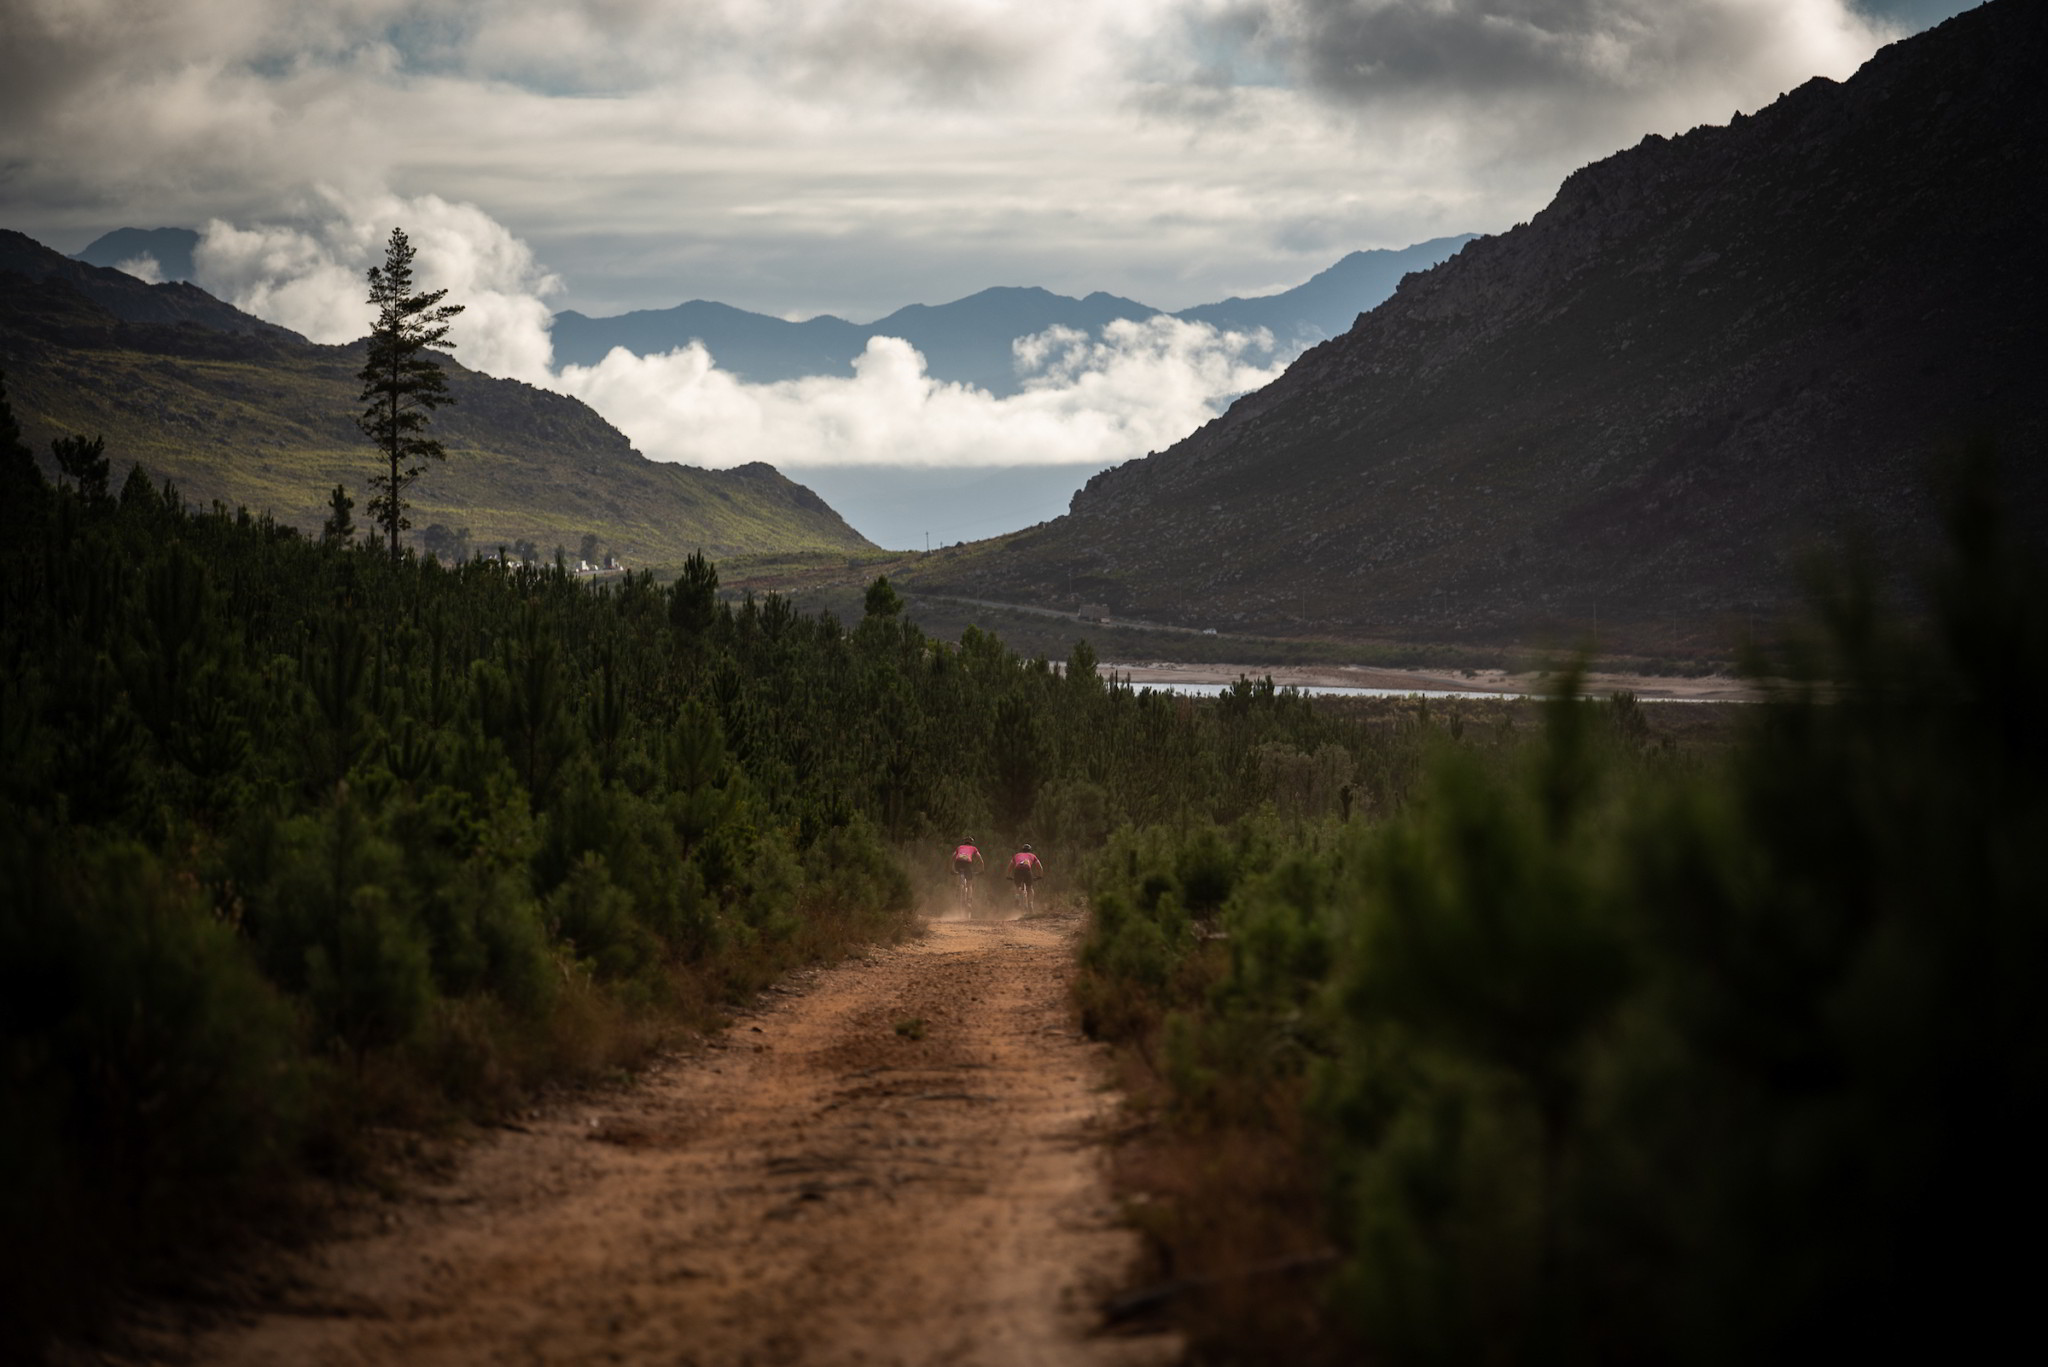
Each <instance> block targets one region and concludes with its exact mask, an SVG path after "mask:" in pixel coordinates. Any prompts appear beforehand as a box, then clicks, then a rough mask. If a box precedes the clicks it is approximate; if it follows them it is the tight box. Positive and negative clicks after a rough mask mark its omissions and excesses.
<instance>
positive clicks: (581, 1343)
mask: <svg viewBox="0 0 2048 1367" xmlns="http://www.w3.org/2000/svg"><path fill="white" fill-rule="evenodd" d="M1078 929H1079V919H1078V916H1077V915H1075V914H1073V913H1062V914H1055V915H1046V916H1039V917H1034V918H1032V919H1029V920H1022V921H1018V920H1010V921H1001V922H995V921H985V922H975V921H966V920H957V919H956V920H946V921H936V922H933V923H931V924H930V926H929V933H928V934H927V935H926V936H924V937H923V938H922V939H920V940H918V941H915V942H912V943H910V944H908V945H905V946H902V947H899V948H892V949H884V950H879V951H876V952H874V953H873V954H872V955H871V956H869V957H868V958H866V959H865V960H861V961H858V962H854V963H850V964H847V965H843V966H841V967H838V968H835V969H830V970H826V971H823V972H819V973H816V974H813V975H809V976H808V977H806V978H802V979H799V980H794V981H793V982H792V983H791V984H790V985H789V986H788V987H785V988H783V989H778V990H777V992H776V993H775V994H773V995H771V996H770V997H769V998H768V1001H770V1002H772V1005H768V1006H766V1007H765V1008H764V1009H761V1010H758V1011H756V1012H753V1013H751V1014H747V1015H743V1016H742V1017H740V1018H739V1019H738V1020H737V1021H736V1023H735V1024H734V1025H733V1026H732V1027H731V1028H730V1029H729V1030H728V1031H726V1032H725V1033H724V1034H723V1035H721V1036H720V1037H718V1038H716V1039H715V1040H713V1041H712V1043H711V1046H710V1047H708V1048H706V1049H704V1050H703V1051H702V1052H701V1053H698V1054H696V1055H694V1056H691V1057H688V1058H683V1059H678V1060H675V1061H673V1062H671V1063H669V1064H667V1065H665V1066H664V1067H663V1068H661V1069H659V1070H658V1071H657V1072H656V1073H655V1074H654V1075H653V1076H651V1077H650V1078H649V1079H648V1080H647V1081H646V1082H644V1083H643V1084H642V1085H640V1086H637V1087H634V1088H632V1089H630V1090H623V1091H621V1092H619V1093H617V1094H615V1095H613V1096H611V1097H609V1098H608V1099H606V1100H604V1101H602V1102H601V1103H593V1104H588V1105H584V1106H582V1107H577V1108H569V1109H567V1110H565V1111H563V1112H562V1113H558V1114H554V1115H551V1116H547V1117H543V1118H538V1119H534V1120H531V1121H529V1122H527V1124H526V1128H525V1131H524V1132H520V1133H505V1134H504V1135H503V1136H502V1138H493V1139H491V1140H489V1141H486V1142H484V1143H481V1144H479V1145H477V1146H476V1147H475V1148H474V1149H473V1150H471V1151H470V1152H469V1153H468V1154H467V1155H466V1156H465V1158H464V1159H463V1161H462V1162H461V1163H459V1164H458V1165H457V1170H456V1172H455V1173H454V1175H453V1177H452V1180H450V1181H448V1182H447V1183H446V1184H445V1185H430V1186H426V1187H424V1188H422V1189H420V1190H418V1191H415V1192H411V1193H407V1194H405V1195H404V1196H402V1197H401V1198H400V1199H399V1200H397V1201H396V1202H394V1203H393V1204H392V1205H391V1206H389V1207H388V1210H389V1212H390V1214H389V1216H388V1227H386V1228H384V1229H383V1230H381V1231H379V1232H376V1233H373V1234H368V1235H362V1236H357V1237H352V1238H347V1239H343V1240H340V1241H338V1242H333V1243H329V1244H327V1245H325V1246H324V1247H320V1248H317V1249H315V1250H314V1251H313V1252H311V1253H309V1254H307V1255H306V1256H305V1258H304V1260H303V1264H304V1265H303V1266H300V1267H296V1268H292V1269H289V1270H288V1271H287V1273H286V1274H285V1275H283V1276H281V1277H280V1278H279V1279H278V1281H279V1284H281V1285H284V1286H286V1287H288V1288H289V1289H288V1290H286V1291H284V1292H282V1293H281V1294H279V1295H277V1296H275V1297H273V1303H270V1304H266V1305H260V1306H257V1307H255V1308H253V1309H245V1310H243V1311H242V1312H241V1313H239V1314H238V1315H237V1316H236V1317H235V1318H236V1319H237V1320H238V1321H239V1322H237V1323H234V1324H231V1325H226V1326H222V1327H217V1328H216V1329H214V1330H213V1331H211V1332H209V1333H208V1334H206V1335H204V1336H203V1337H201V1338H200V1339H199V1340H198V1341H197V1342H196V1343H191V1344H189V1345H187V1351H188V1352H189V1353H190V1358H191V1360H194V1361H198V1362H205V1363H224V1364H279V1365H282V1364H294V1365H295V1367H296V1365H297V1364H343V1363H346V1364H369V1363H586V1362H614V1363H661V1364H664V1365H665V1367H689V1365H694V1367H771V1364H835V1365H836V1364H856V1363H858V1364H906V1365H908V1364H937V1363H948V1364H967V1365H971V1364H1005V1365H1007V1364H1041V1363H1042V1364H1092V1363H1103V1364H1110V1363H1115V1364H1154V1363H1164V1362H1168V1361H1172V1360H1174V1359H1175V1358H1177V1357H1178V1350H1179V1345H1178V1343H1176V1342H1175V1341H1173V1340H1172V1339H1170V1338H1167V1337H1164V1336H1139V1337H1111V1336H1099V1335H1097V1334H1095V1333H1094V1330H1095V1328H1096V1325H1097V1323H1098V1321H1099V1318H1100V1317H1099V1313H1098V1310H1097V1307H1098V1306H1099V1305H1100V1303H1101V1301H1102V1299H1103V1298H1104V1297H1105V1296H1107V1295H1109V1294H1111V1293H1113V1292H1114V1291H1116V1290H1117V1289H1119V1288H1120V1287H1121V1286H1123V1285H1125V1284H1127V1279H1128V1277H1129V1275H1130V1272H1131V1268H1132V1266H1133V1263H1134V1260H1135V1258H1136V1256H1137V1253H1138V1249H1137V1240H1136V1236H1135V1235H1133V1234H1131V1233H1130V1232H1129V1231H1128V1230H1126V1229H1124V1228H1123V1227H1122V1226H1121V1225H1120V1224H1119V1223H1118V1221H1117V1219H1116V1213H1115V1210H1114V1208H1113V1206H1112V1200H1111V1197H1110V1194H1109V1189H1108V1184H1107V1178H1106V1170H1105V1169H1106V1165H1105V1162H1104V1150H1103V1148H1102V1146H1101V1135H1102V1132H1103V1130H1104V1128H1105V1127H1106V1126H1107V1124H1108V1123H1109V1120H1110V1117H1111V1114H1112V1109H1113V1107H1114V1096H1113V1094H1112V1093H1111V1092H1110V1091H1109V1090H1108V1087H1107V1084H1106V1060H1105V1058H1104V1057H1103V1055H1102V1053H1101V1052H1100V1049H1099V1047H1098V1046H1094V1045H1091V1044H1088V1043H1087V1042H1085V1041H1084V1040H1083V1039H1082V1037H1081V1036H1080V1035H1079V1034H1078V1033H1077V1031H1076V1030H1075V1029H1074V1026H1073V1024H1072V1021H1071V1019H1070V1017H1069V1014H1068V1009H1067V1005H1066V997H1065V985H1066V981H1067V974H1068V970H1069V965H1070V962H1071V954H1072V939H1073V937H1074V935H1075V934H1076V933H1077V932H1078ZM914 1021H921V1022H922V1026H921V1031H922V1034H923V1038H921V1039H919V1038H911V1037H909V1036H911V1035H915V1034H917V1033H919V1030H920V1027H918V1026H914V1025H912V1024H910V1023H911V1022H914ZM899 1025H901V1026H902V1029H901V1030H899V1028H898V1027H899Z"/></svg>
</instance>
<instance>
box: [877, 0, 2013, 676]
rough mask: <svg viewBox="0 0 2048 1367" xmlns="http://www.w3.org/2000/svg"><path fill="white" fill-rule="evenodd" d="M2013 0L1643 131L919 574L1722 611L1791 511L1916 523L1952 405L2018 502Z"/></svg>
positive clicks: (1787, 566) (1755, 587) (1456, 634)
mask: <svg viewBox="0 0 2048 1367" xmlns="http://www.w3.org/2000/svg"><path fill="white" fill-rule="evenodd" d="M2044 35H2048V6H2041V5H2038V4H2032V3H2027V0H1998V2H1997V3H1991V4H1987V5H1985V6H1983V7H1981V8H1979V9H1976V10H1971V11H1968V12H1966V13H1964V14H1961V15H1959V16H1957V17H1955V18H1953V19H1951V20H1949V21H1948V22H1946V23H1944V24H1942V25H1941V26H1940V27H1938V28H1935V29H1931V30H1929V31H1927V32H1924V33H1922V34H1920V35H1918V36H1916V37H1913V38H1910V39H1907V40H1905V41H1902V42H1899V43H1895V44H1893V45H1891V46H1889V47H1887V48H1885V49H1883V50H1882V51H1880V52H1879V53H1878V54H1876V55H1875V56H1874V57H1873V58H1872V59H1871V60H1870V61H1869V62H1868V63H1867V64H1866V65H1865V66H1864V67H1863V68H1862V70H1860V71H1859V72H1857V73H1856V74H1855V75H1854V76H1853V77H1851V78H1850V79H1849V80H1848V81H1846V82H1844V83H1841V84H1836V83H1834V82H1832V81H1828V80H1820V79H1817V80H1814V81H1811V82H1808V83H1807V84H1806V85H1803V86H1801V87H1800V88H1798V89H1797V90H1794V91H1792V92H1791V93H1789V94H1787V95H1786V96H1784V97H1783V98H1781V99H1779V100H1778V101H1777V102H1776V103H1774V104H1772V105H1771V106H1770V107H1769V108H1767V109H1764V110H1762V111H1761V112H1759V113H1758V114H1756V115H1754V116H1752V117H1742V116H1737V117H1736V118H1735V119H1734V121H1733V122H1731V123H1730V124H1729V125H1728V126H1726V127H1707V128H1698V129H1694V130H1693V131H1692V132H1690V133H1687V134H1685V135H1683V136H1681V137H1677V138H1670V139H1667V138H1663V137H1656V136H1652V137H1648V138H1645V139H1644V140H1643V141H1642V143H1641V144H1640V145H1638V146H1636V147H1634V148H1632V149H1630V150H1628V151H1625V152H1622V153H1619V154H1617V155H1615V156H1612V157H1609V158H1607V159H1606V160H1604V161H1600V162H1597V163H1595V164H1593V165H1591V166H1588V167H1585V168H1583V169H1581V170H1579V171H1577V172H1575V173H1573V174H1572V175H1571V176H1570V177H1569V178H1568V179H1567V180H1566V181H1565V182H1564V184H1563V186H1562V187H1560V189H1559V190H1558V193H1557V195H1556V197H1555V199H1553V200H1552V202H1551V203H1550V205H1549V206H1548V207H1547V208H1545V209H1544V210H1543V211H1542V212H1541V213H1539V214H1537V215H1536V216H1535V218H1533V219H1532V220H1531V221H1530V222H1528V223H1527V224H1525V225H1521V226H1519V227H1517V228H1515V229H1514V230H1512V231H1510V232H1507V233H1503V234H1501V235H1499V236H1495V237H1487V238H1482V239H1480V240H1478V241H1476V242H1472V243H1470V244H1468V245H1467V246H1466V247H1465V248H1464V250H1463V251H1461V252H1460V253H1459V254H1458V255H1457V256H1455V257H1453V258H1451V259H1450V260H1448V261H1446V262H1444V263H1443V264H1441V265H1438V266H1436V267H1434V268H1432V269H1430V270H1427V271H1424V272H1420V273H1418V274H1412V275H1409V276H1408V277H1407V278H1406V279H1405V280H1403V281H1402V282H1401V285H1400V288H1399V289H1398V290H1397V291H1396V292H1395V294H1394V296H1393V297H1392V298H1391V299H1389V300H1388V301H1387V302H1386V303H1384V304H1382V305H1380V306H1379V307H1378V308H1377V309H1374V310H1373V311H1372V312H1370V313H1368V314H1366V315H1365V316H1364V317H1362V318H1361V319H1359V320H1358V323H1357V325H1356V326H1355V327H1353V328H1352V329H1351V330H1350V331H1349V332H1347V333H1346V334H1345V335H1344V336H1342V337H1340V338H1337V339H1335V340H1333V341H1330V342H1326V343H1324V344H1322V345H1321V346H1318V347H1315V348H1313V349H1311V350H1310V351H1308V352H1306V353H1305V354H1303V356H1302V357H1301V358H1300V359H1299V360H1297V361H1296V362H1295V363H1294V364H1293V365H1292V366H1291V367H1290V368H1289V369H1288V370H1287V371H1286V372H1285V373H1284V374H1283V375H1282V376H1281V377H1280V378H1279V379H1278V380H1276V381H1275V382H1274V383H1273V384H1271V385H1269V386H1268V387H1266V388H1265V389H1262V390H1259V391H1257V392H1255V393H1253V394H1250V395H1247V396H1245V397H1244V398H1242V399H1240V400H1239V401H1238V402H1237V403H1236V404H1234V405H1233V406H1232V407H1231V408H1230V409H1229V411H1228V412H1226V413H1225V414H1224V415H1222V416H1221V417H1219V418H1218V419H1216V420H1215V421H1213V422H1211V423H1209V424H1207V425H1206V426H1205V427H1203V428H1202V429H1200V430H1199V431H1197V432H1196V433H1194V434H1193V435H1191V436H1190V437H1188V438H1187V439H1186V440H1184V441H1182V442H1180V443H1178V444H1176V445H1175V446H1173V447H1172V448H1170V449H1169V450H1167V451H1164V452H1161V453H1158V454H1156V455H1153V456H1150V457H1148V458H1146V459H1143V460H1137V461H1131V462H1128V463H1126V464H1124V465H1122V466H1119V467H1117V468H1115V469H1113V470H1110V471H1106V472H1104V473H1103V474H1100V475H1098V476H1096V477H1095V478H1094V479H1091V480H1090V481H1089V483H1088V485H1087V487H1086V488H1084V489H1083V490H1082V491H1081V492H1080V493H1078V494H1077V495H1076V496H1075V498H1074V500H1073V503H1072V506H1071V510H1070V512H1069V513H1068V514H1067V515H1066V516H1064V517H1061V518H1058V519H1055V520H1054V521H1052V522H1050V523H1047V524H1045V525H1043V526H1040V527H1037V528H1034V529H1029V530H1026V531H1023V532H1020V533H1016V534H1013V535H1011V536H1008V537H1004V538H1000V539H998V540H996V541H993V542H990V543H986V544H983V545H981V546H978V547H975V548H972V549H970V550H967V551H963V552H958V553H949V554H947V555H945V556H935V557H933V559H932V561H930V562H928V567H927V568H926V569H925V570H924V571H922V572H921V574H920V575H919V577H918V578H917V579H916V581H915V582H916V584H917V585H918V586H919V587H923V588H927V589H931V590H941V591H950V592H955V593H966V594H971V595H973V596H977V597H985V598H996V599H1005V600H1009V601H1019V602H1036V603H1066V602H1069V601H1071V600H1072V599H1073V598H1075V597H1080V598H1085V599H1086V600H1088V601H1102V602H1106V603H1107V604H1109V605H1110V606H1111V607H1112V608H1113V609H1114V610H1116V611H1118V612H1120V613H1123V614H1126V615H1130V616H1135V617H1154V618H1159V619H1163V620H1167V621H1172V622H1179V623H1184V624H1190V625H1215V626H1228V625H1236V624H1245V625H1252V624H1256V625H1259V626H1263V627H1266V628H1268V629H1271V628H1275V627H1288V626H1291V627H1292V629H1295V630H1304V631H1318V632H1328V633H1334V634H1346V635H1358V636H1384V637H1394V638H1400V639H1407V640H1431V639H1435V640H1458V639H1464V640H1477V641H1513V640H1518V639H1519V640H1531V641H1535V640H1543V639H1550V640H1568V639H1571V638H1572V637H1575V636H1577V635H1579V634H1580V633H1582V632H1584V631H1587V630H1597V631H1598V632H1600V633H1601V635H1602V636H1603V638H1604V639H1605V640H1606V641H1607V642H1608V644H1610V645H1620V644H1632V645H1634V646H1637V647H1639V648H1643V649H1650V650H1658V649H1662V648H1665V647H1677V648H1682V649H1696V648H1707V647H1709V646H1711V645H1713V644H1716V643H1725V642H1726V640H1727V639H1728V636H1729V634H1730V632H1731V630H1733V629H1736V628H1737V627H1739V624H1740V623H1742V622H1743V621H1744V620H1745V619H1752V618H1753V617H1754V616H1755V615H1758V614H1764V613H1769V612H1772V611H1775V610H1777V609H1779V608H1781V607H1783V606H1785V605H1787V604H1788V603H1790V602H1792V601H1794V600H1795V599H1797V598H1798V596H1799V594H1800V588H1799V579H1800V576H1799V573H1798V567H1799V564H1800V561H1801V559H1802V556H1803V554H1804V553H1805V552H1806V551H1807V550H1808V549H1809V548H1810V547H1812V546H1814V545H1815V544H1816V543H1819V542H1823V541H1825V540H1828V539H1830V538H1832V537H1833V536H1835V535H1836V534H1838V533H1840V532H1843V531H1845V530H1846V531H1852V532H1855V533H1858V534H1859V535H1861V536H1862V537H1864V538H1865V539H1867V541H1868V542H1869V543H1870V544H1872V545H1873V546H1874V547H1875V548H1876V550H1877V551H1878V553H1879V556H1880V559H1881V560H1882V561H1883V562H1885V563H1886V564H1888V565H1890V566H1893V567H1899V566H1903V565H1906V564H1908V563H1909V562H1911V561H1912V560H1913V559H1914V558H1915V557H1916V556H1918V555H1920V554H1921V553H1922V552H1923V551H1924V550H1925V549H1927V547H1928V544H1929V542H1930V540H1931V538H1932V537H1933V536H1934V535H1935V527H1936V522H1937V518H1936V514H1935V511H1934V507H1933V502H1934V497H1933V494H1932V493H1931V491H1930V484H1931V481H1930V479H1929V475H1930V470H1931V467H1932V465H1933V462H1934V459H1935V457H1936V455H1937V453H1938V452H1939V451H1940V450H1941V449H1942V448H1943V447H1944V446H1945V445H1948V444H1951V443H1954V442H1956V441H1958V440H1960V439H1964V438H1968V437H1970V436H1971V435H1972V434H1978V433H1982V434H1990V435H1992V436H1993V437H1994V438H1995V439H1996V440H1997V441H1998V443H1999V444H2000V448H2001V450H2002V452H2003V455H2004V464H2005V467H2006V468H2005V482H2006V494H2007V498H2006V503H2007V506H2008V507H2009V508H2010V509H2011V510H2012V511H2013V512H2014V513H2015V514H2017V515H2018V516H2019V518H2020V519H2021V520H2022V522H2023V523H2025V524H2027V526H2028V527H2029V528H2030V529H2031V530H2033V531H2036V532H2038V531H2039V530H2041V527H2042V524H2043V522H2044V521H2048V487H2044V486H2048V462H2044V461H2043V459H2042V455H2043V445H2044V437H2048V431H2044V428H2048V406H2044V405H2043V403H2042V401H2041V400H2042V395H2043V393H2044V392H2048V391H2044V386H2043V381H2042V375H2043V374H2044V373H2048V327H2044V326H2043V324H2042V318H2043V317H2044V316H2048V308H2044V305H2048V272H2044V267H2043V259H2042V256H2041V253H2040V249H2039V245H2038V238H2039V231H2040V224H2041V223H2042V222H2043V221H2044V218H2048V177H2044V176H2043V175H2042V168H2043V167H2044V166H2048V127H2044V125H2048V115H2044V106H2043V101H2042V98H2041V96H2040V94H2039V92H2038V73H2039V71H2040V70H2041V69H2042V67H2043V64H2044V62H2048V38H2044Z"/></svg>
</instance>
